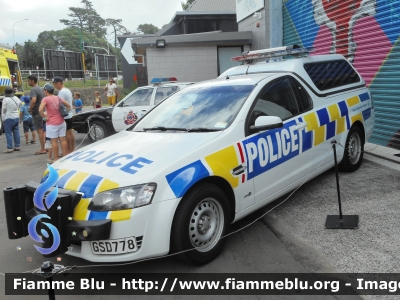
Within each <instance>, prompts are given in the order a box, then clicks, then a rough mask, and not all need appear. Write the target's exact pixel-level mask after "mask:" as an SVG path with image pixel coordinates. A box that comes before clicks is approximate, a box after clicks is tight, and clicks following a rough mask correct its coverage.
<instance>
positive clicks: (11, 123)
mask: <svg viewBox="0 0 400 300" xmlns="http://www.w3.org/2000/svg"><path fill="white" fill-rule="evenodd" d="M20 106H21V101H20V100H19V99H18V97H15V96H14V92H13V89H12V87H6V89H5V98H4V99H3V105H2V108H3V109H2V113H3V120H4V130H5V132H6V139H7V150H4V153H12V152H14V151H19V150H21V148H20V146H21V144H20V137H19V107H20ZM13 138H14V147H13Z"/></svg>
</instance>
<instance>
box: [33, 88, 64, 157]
mask: <svg viewBox="0 0 400 300" xmlns="http://www.w3.org/2000/svg"><path fill="white" fill-rule="evenodd" d="M43 89H44V94H45V97H44V98H43V100H42V103H41V104H40V107H39V112H40V115H41V116H42V117H43V118H45V119H46V120H47V121H46V137H49V138H50V139H51V147H52V150H53V154H54V160H53V161H56V160H58V158H59V155H58V140H60V145H61V149H62V153H63V155H64V156H65V155H67V151H68V145H67V141H66V138H65V135H66V128H67V126H66V123H65V120H64V118H63V117H62V116H61V113H60V104H61V103H63V104H64V105H65V107H66V108H67V110H70V109H71V105H70V104H69V103H68V102H67V101H65V100H64V99H62V98H60V96H54V95H53V93H54V86H53V85H51V84H49V83H48V84H46V85H45V86H44V87H43ZM44 109H46V112H47V117H46V115H45V114H44ZM53 161H51V162H50V163H53Z"/></svg>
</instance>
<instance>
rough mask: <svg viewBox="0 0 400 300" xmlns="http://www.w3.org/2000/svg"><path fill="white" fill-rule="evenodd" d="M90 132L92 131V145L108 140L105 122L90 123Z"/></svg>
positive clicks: (90, 137) (90, 134)
mask: <svg viewBox="0 0 400 300" xmlns="http://www.w3.org/2000/svg"><path fill="white" fill-rule="evenodd" d="M90 129H91V130H90ZM89 130H90V133H89V140H90V142H91V143H94V142H97V141H100V140H102V139H104V138H106V137H107V135H108V131H107V127H106V124H105V123H104V122H103V121H99V120H96V121H93V122H90V128H89Z"/></svg>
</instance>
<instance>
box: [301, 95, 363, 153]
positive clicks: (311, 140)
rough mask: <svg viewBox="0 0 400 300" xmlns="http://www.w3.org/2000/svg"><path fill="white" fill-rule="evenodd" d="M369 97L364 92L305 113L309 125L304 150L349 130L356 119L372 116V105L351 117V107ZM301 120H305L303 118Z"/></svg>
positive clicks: (360, 119) (361, 119)
mask: <svg viewBox="0 0 400 300" xmlns="http://www.w3.org/2000/svg"><path fill="white" fill-rule="evenodd" d="M369 99H370V96H369V94H368V93H364V94H360V95H358V96H354V97H351V98H348V99H346V100H343V101H340V102H339V103H335V104H332V105H330V106H328V107H326V108H322V109H319V110H317V111H314V112H311V113H309V114H307V115H305V116H304V121H305V122H307V127H306V130H305V133H304V136H303V139H304V142H303V151H306V150H308V149H309V148H311V147H314V146H317V145H319V144H321V143H323V142H325V141H326V140H328V139H330V138H332V137H334V136H335V135H337V134H340V133H342V132H344V131H346V130H349V129H350V127H351V125H352V124H354V122H356V121H361V122H364V121H366V120H367V119H368V118H369V117H370V116H371V108H370V107H369V108H368V109H365V110H364V111H362V112H361V113H358V114H356V115H354V116H352V117H351V119H350V117H349V109H350V108H351V107H353V106H355V105H357V104H359V103H361V102H364V101H367V100H369ZM299 120H300V122H302V121H303V119H302V118H300V119H299Z"/></svg>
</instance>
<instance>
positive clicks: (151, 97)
mask: <svg viewBox="0 0 400 300" xmlns="http://www.w3.org/2000/svg"><path fill="white" fill-rule="evenodd" d="M151 83H152V84H151V85H148V86H143V87H140V88H137V89H135V90H134V91H133V92H131V93H130V94H128V95H127V96H126V97H125V98H124V99H122V100H121V101H120V102H119V103H118V104H117V105H116V106H115V107H104V108H100V109H93V110H90V111H86V112H83V113H79V114H77V115H75V116H74V120H73V124H72V127H73V129H74V130H76V131H77V132H78V133H88V132H89V129H90V128H91V126H94V127H93V128H92V130H91V131H90V134H89V140H90V141H91V142H94V141H99V140H102V139H104V138H105V137H107V136H109V135H112V134H114V133H115V132H119V131H121V130H124V129H126V128H127V127H128V126H131V125H132V124H133V123H134V122H136V121H137V120H138V119H139V118H141V117H142V116H143V115H144V114H146V113H147V112H148V111H149V110H150V109H151V108H152V107H153V106H155V105H157V104H158V103H160V102H161V101H162V100H164V98H166V97H168V96H169V95H171V94H172V93H174V92H176V91H177V90H180V89H182V88H184V87H186V86H188V85H190V84H193V82H177V81H176V78H153V80H152V81H151Z"/></svg>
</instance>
